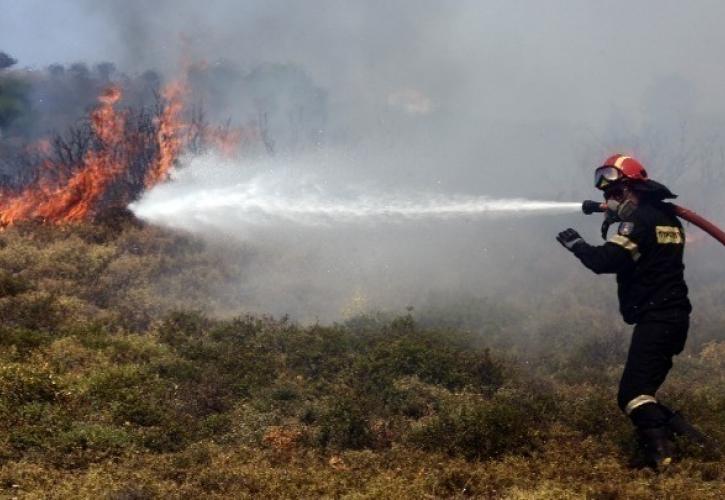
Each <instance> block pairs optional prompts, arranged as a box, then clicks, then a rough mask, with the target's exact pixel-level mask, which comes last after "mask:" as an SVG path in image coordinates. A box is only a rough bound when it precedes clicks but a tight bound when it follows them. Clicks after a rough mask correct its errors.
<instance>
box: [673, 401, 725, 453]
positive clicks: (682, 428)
mask: <svg viewBox="0 0 725 500" xmlns="http://www.w3.org/2000/svg"><path fill="white" fill-rule="evenodd" d="M667 427H668V428H669V429H670V430H671V431H672V432H674V433H675V436H681V437H683V438H685V439H687V440H689V441H690V442H691V443H692V444H694V445H695V446H697V447H698V448H700V449H701V450H703V451H705V452H707V453H708V454H714V455H719V454H720V453H719V450H718V446H717V444H716V443H715V441H714V440H713V439H712V438H710V437H709V436H706V435H705V434H703V433H702V432H700V431H699V430H697V429H696V428H695V427H693V426H692V425H691V424H690V423H689V422H688V421H687V420H685V417H684V416H682V413H680V412H678V411H677V412H674V413H673V414H672V416H671V417H670V419H669V420H668V421H667Z"/></svg>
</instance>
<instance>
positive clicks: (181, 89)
mask: <svg viewBox="0 0 725 500" xmlns="http://www.w3.org/2000/svg"><path fill="white" fill-rule="evenodd" d="M188 94H189V90H188V88H187V85H186V82H185V80H180V81H177V82H172V83H171V84H169V85H167V86H166V87H165V88H164V89H163V90H162V92H161V100H160V103H159V104H160V105H159V106H158V109H157V111H156V114H155V117H154V118H153V119H152V120H151V122H150V124H149V126H146V127H140V126H137V127H135V128H134V127H132V126H129V119H130V116H129V111H128V110H127V111H119V110H118V109H116V108H117V105H118V103H119V102H120V101H121V99H122V96H123V93H122V90H121V88H120V87H117V86H111V87H109V88H107V89H105V90H104V91H103V92H102V93H101V95H100V96H99V97H98V105H97V107H96V108H95V109H94V110H93V111H92V112H91V115H90V120H89V127H90V132H89V145H88V146H87V148H86V149H85V152H84V153H83V155H82V158H81V159H80V160H78V161H77V162H75V164H72V165H68V164H66V163H64V162H63V161H61V160H51V159H49V158H50V157H51V156H50V150H51V143H50V141H41V142H39V143H38V145H37V146H36V147H35V148H34V150H36V151H38V152H39V154H40V155H41V156H42V157H43V158H44V159H42V160H40V161H41V163H40V174H39V175H38V179H37V180H36V181H35V182H34V183H32V184H31V185H29V186H27V187H25V188H24V189H22V190H20V191H11V190H9V189H6V188H5V189H4V188H2V187H0V227H5V226H8V225H12V224H14V223H16V222H18V221H22V220H40V221H42V222H47V223H53V224H64V223H69V222H75V221H81V220H85V219H89V218H91V217H93V216H94V215H95V214H96V213H97V212H98V210H100V209H101V208H102V207H103V206H104V204H105V205H108V203H109V202H108V201H107V198H108V196H107V194H108V193H109V192H110V191H111V189H110V188H111V187H112V186H114V185H115V184H116V183H117V182H123V181H124V179H125V180H128V179H129V178H132V177H133V176H134V175H137V173H138V171H139V168H142V169H143V174H142V175H143V178H142V179H141V182H142V184H143V188H144V189H149V188H151V187H153V186H155V185H157V184H159V183H161V182H164V181H165V180H166V179H167V178H168V176H169V173H170V171H171V169H172V168H173V166H174V165H175V163H176V161H177V160H178V158H179V156H180V155H181V153H182V152H183V151H184V148H185V147H186V146H187V143H188V141H189V140H190V131H191V125H190V124H189V123H187V122H186V121H184V118H183V116H184V111H185V99H186V98H187V97H188ZM149 129H151V131H150V132H149ZM196 132H197V133H198V135H199V137H201V138H202V140H203V141H204V143H205V144H206V145H208V146H210V147H213V148H215V149H218V150H219V151H220V152H222V153H223V154H233V153H234V152H236V151H237V150H238V146H239V144H240V142H241V141H242V139H243V137H242V134H241V132H239V131H237V130H236V129H229V128H228V127H227V128H226V129H225V128H212V127H206V126H204V128H203V129H202V130H197V131H196ZM139 164H142V167H139V166H138V165H139ZM115 191H118V189H116V190H115ZM132 197H133V195H132V194H130V193H127V194H121V195H118V194H116V198H119V199H117V200H116V201H115V202H116V203H124V204H127V203H128V202H130V201H132Z"/></svg>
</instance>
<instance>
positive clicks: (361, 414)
mask: <svg viewBox="0 0 725 500" xmlns="http://www.w3.org/2000/svg"><path fill="white" fill-rule="evenodd" d="M316 423H317V425H318V426H319V431H318V433H317V436H316V442H317V444H318V445H319V446H322V447H330V448H335V449H348V448H349V449H360V448H365V447H368V446H371V445H372V444H373V434H372V432H371V431H370V425H369V421H368V418H367V413H366V412H365V410H364V409H363V408H362V407H361V406H360V402H359V401H358V400H355V399H353V398H349V397H344V396H342V397H339V398H334V399H332V400H331V401H330V402H329V403H328V405H327V406H326V408H325V409H324V410H323V411H322V413H321V415H320V416H319V418H318V419H317V422H316Z"/></svg>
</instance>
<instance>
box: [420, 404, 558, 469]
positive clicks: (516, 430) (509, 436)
mask: <svg viewBox="0 0 725 500" xmlns="http://www.w3.org/2000/svg"><path fill="white" fill-rule="evenodd" d="M521 399H523V398H521ZM521 399H520V398H519V397H517V396H515V395H505V396H497V397H494V398H492V399H476V398H472V397H462V398H460V400H457V399H455V398H453V399H449V400H448V401H446V402H445V403H444V404H443V406H442V407H441V409H440V410H439V411H438V413H437V414H435V415H434V416H431V417H426V418H423V419H421V420H420V421H418V422H416V423H415V424H414V425H413V427H412V428H411V430H410V432H409V435H408V442H409V443H411V444H412V445H414V446H417V447H420V448H421V449H424V450H429V451H442V452H445V453H448V454H450V455H454V456H462V457H464V458H466V459H469V460H470V459H484V458H492V457H496V456H498V455H502V454H504V453H524V452H527V451H529V450H531V449H532V447H533V446H534V443H535V436H536V434H537V432H539V431H541V430H542V423H541V422H542V420H545V419H543V418H541V415H536V414H534V413H532V411H531V407H530V406H528V405H526V404H525V403H523V402H522V400H521Z"/></svg>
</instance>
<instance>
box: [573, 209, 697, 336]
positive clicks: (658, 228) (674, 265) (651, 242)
mask: <svg viewBox="0 0 725 500" xmlns="http://www.w3.org/2000/svg"><path fill="white" fill-rule="evenodd" d="M684 248H685V232H684V230H683V228H682V224H680V221H679V219H678V218H677V217H676V216H675V215H674V212H673V211H672V209H671V205H668V204H667V203H661V202H657V203H645V204H642V205H640V206H639V207H638V208H637V209H636V210H635V212H634V214H632V216H631V217H630V220H629V221H628V222H622V223H620V225H619V228H618V230H617V233H616V234H615V235H613V236H612V237H611V238H609V240H608V241H607V242H606V243H605V244H604V245H602V246H592V245H589V244H587V243H584V242H582V243H579V244H577V245H576V246H575V247H574V249H573V250H574V254H575V255H576V256H577V257H578V258H579V260H581V261H582V263H583V264H584V265H585V266H586V267H588V268H589V269H591V270H592V271H594V272H595V273H597V274H602V273H616V275H617V285H618V295H619V308H620V311H621V313H622V316H623V317H624V321H626V322H627V323H629V324H634V323H639V322H641V321H644V320H650V321H678V320H681V319H682V318H683V317H687V316H688V315H689V313H690V311H692V306H691V305H690V301H689V299H688V298H687V285H686V284H685V279H684V269H685V266H684V264H683V262H682V256H683V252H684Z"/></svg>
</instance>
